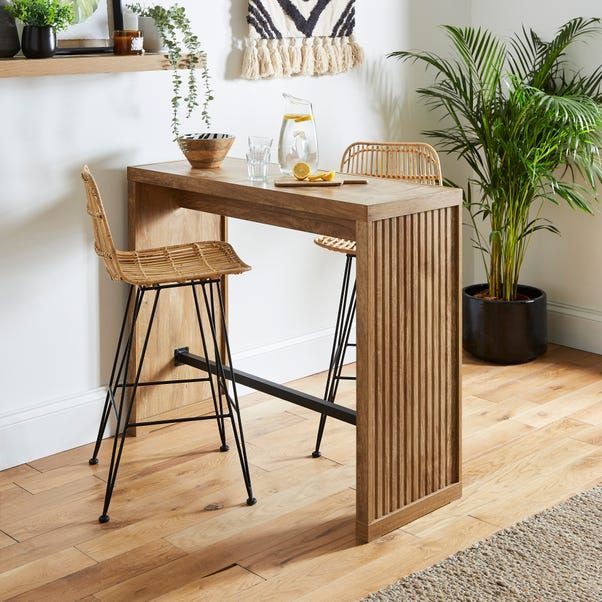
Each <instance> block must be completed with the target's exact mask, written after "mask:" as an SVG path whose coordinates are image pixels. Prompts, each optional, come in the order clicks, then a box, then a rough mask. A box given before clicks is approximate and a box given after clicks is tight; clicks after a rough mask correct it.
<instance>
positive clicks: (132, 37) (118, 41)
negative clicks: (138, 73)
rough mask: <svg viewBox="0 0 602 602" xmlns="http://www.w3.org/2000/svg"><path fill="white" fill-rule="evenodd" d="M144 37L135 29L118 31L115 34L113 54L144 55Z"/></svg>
mask: <svg viewBox="0 0 602 602" xmlns="http://www.w3.org/2000/svg"><path fill="white" fill-rule="evenodd" d="M143 53H144V37H143V35H142V32H141V31H136V30H135V29H116V30H115V33H114V34H113V54H119V55H122V56H123V55H128V54H143Z"/></svg>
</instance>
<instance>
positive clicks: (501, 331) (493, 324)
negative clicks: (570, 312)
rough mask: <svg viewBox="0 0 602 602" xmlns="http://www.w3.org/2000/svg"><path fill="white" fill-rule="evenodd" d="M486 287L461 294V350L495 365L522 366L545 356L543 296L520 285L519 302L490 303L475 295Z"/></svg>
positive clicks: (545, 325) (476, 286)
mask: <svg viewBox="0 0 602 602" xmlns="http://www.w3.org/2000/svg"><path fill="white" fill-rule="evenodd" d="M485 290H487V285H486V284H473V285H472V286H467V287H466V288H465V289H464V291H463V293H462V314H463V319H462V340H463V343H464V349H466V351H468V352H469V353H471V354H472V355H474V356H476V357H478V358H479V359H482V360H485V361H488V362H495V363H498V364H523V363H525V362H530V361H531V360H534V359H535V358H537V357H539V356H540V355H542V354H543V353H545V352H546V349H547V346H548V316H547V298H546V294H545V293H544V292H543V291H542V290H539V289H538V288H534V287H532V286H523V285H519V287H518V292H519V295H520V296H521V297H525V298H524V299H523V298H521V299H519V300H518V301H491V300H487V299H482V298H479V297H475V296H474V295H476V294H478V293H480V292H482V291H485Z"/></svg>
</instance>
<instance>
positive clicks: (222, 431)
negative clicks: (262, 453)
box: [191, 282, 230, 452]
mask: <svg viewBox="0 0 602 602" xmlns="http://www.w3.org/2000/svg"><path fill="white" fill-rule="evenodd" d="M191 288H192V295H193V297H194V307H195V310H196V316H197V321H198V324H199V331H200V333H201V342H202V345H203V353H204V354H205V357H206V358H207V359H208V358H209V351H208V347H207V339H206V337H205V329H204V328H203V322H202V319H201V308H200V305H199V298H198V295H197V291H196V284H195V283H194V282H193V283H192V286H191ZM207 376H208V377H209V386H210V387H211V399H212V400H213V407H214V409H215V415H216V416H217V420H216V421H217V429H218V431H219V436H220V440H221V443H222V444H221V447H220V448H219V450H220V451H221V452H227V451H228V450H229V449H230V447H229V446H228V443H227V441H226V424H225V420H224V411H223V405H222V403H221V395H220V394H219V386H220V385H219V381H218V382H214V380H213V375H212V374H211V373H210V372H209V373H208V374H207ZM218 403H219V407H218Z"/></svg>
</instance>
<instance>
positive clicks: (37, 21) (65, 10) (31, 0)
mask: <svg viewBox="0 0 602 602" xmlns="http://www.w3.org/2000/svg"><path fill="white" fill-rule="evenodd" d="M3 8H4V9H5V10H6V11H7V12H8V13H9V14H10V16H11V17H13V19H18V20H19V21H21V22H22V23H23V24H24V25H30V26H33V27H54V29H55V30H56V31H61V30H63V29H66V28H67V27H69V25H70V24H71V23H72V22H73V20H74V19H75V12H74V10H73V5H72V4H71V3H70V2H63V1H62V0H12V2H11V3H10V4H7V5H6V6H4V7H3Z"/></svg>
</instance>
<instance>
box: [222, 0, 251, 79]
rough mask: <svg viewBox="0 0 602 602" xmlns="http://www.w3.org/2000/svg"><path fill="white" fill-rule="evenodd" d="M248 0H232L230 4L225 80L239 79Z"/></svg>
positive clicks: (246, 32) (245, 32)
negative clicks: (230, 33)
mask: <svg viewBox="0 0 602 602" xmlns="http://www.w3.org/2000/svg"><path fill="white" fill-rule="evenodd" d="M248 6H249V3H248V0H232V2H231V4H230V29H231V31H232V40H231V48H230V53H229V54H228V58H227V59H226V65H225V69H224V71H225V73H224V78H225V79H226V80H233V79H238V78H239V77H240V71H241V65H242V55H243V46H244V39H245V38H246V37H247V34H248V25H247V9H248Z"/></svg>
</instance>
